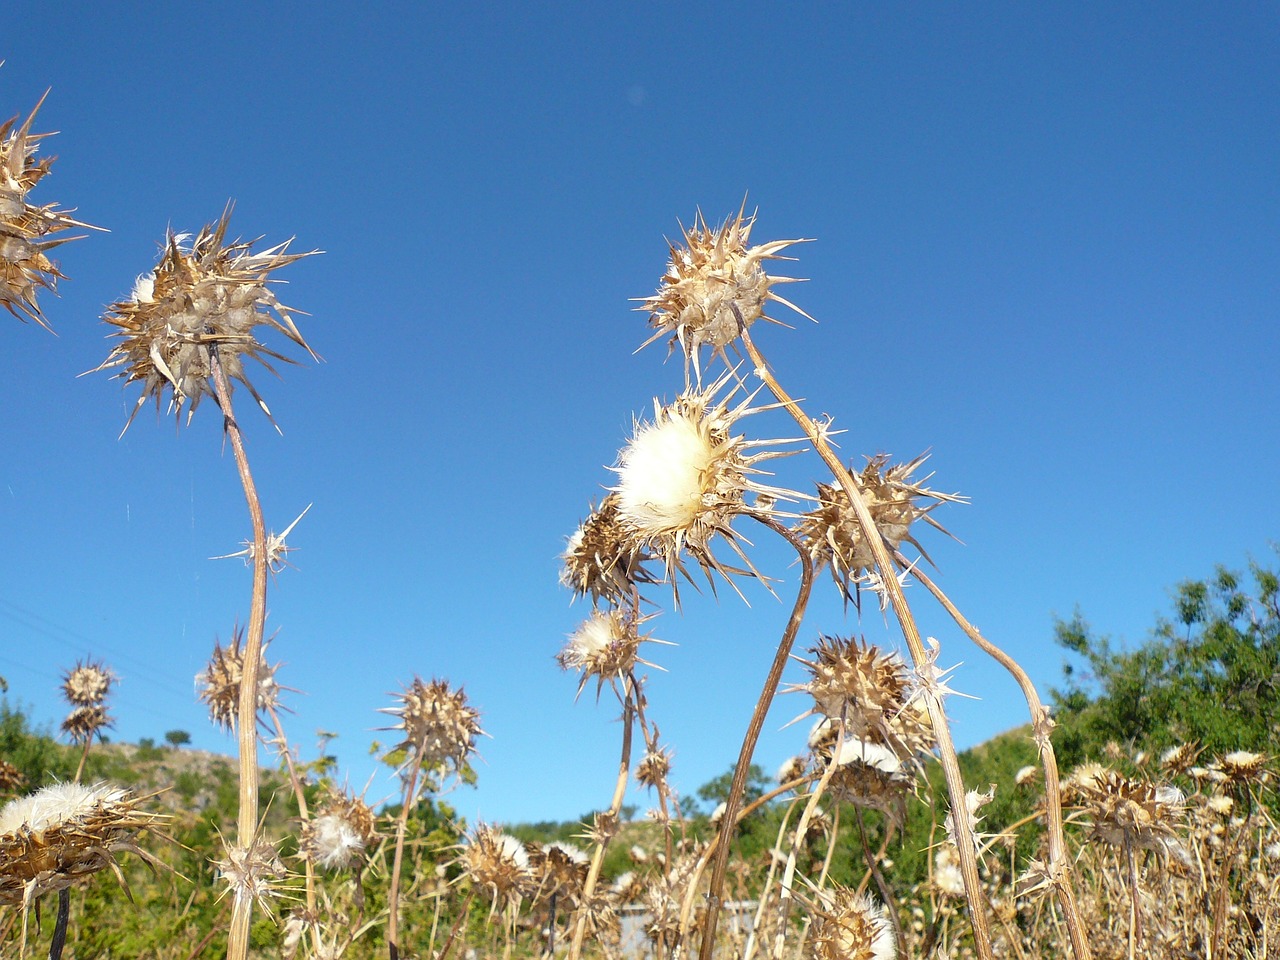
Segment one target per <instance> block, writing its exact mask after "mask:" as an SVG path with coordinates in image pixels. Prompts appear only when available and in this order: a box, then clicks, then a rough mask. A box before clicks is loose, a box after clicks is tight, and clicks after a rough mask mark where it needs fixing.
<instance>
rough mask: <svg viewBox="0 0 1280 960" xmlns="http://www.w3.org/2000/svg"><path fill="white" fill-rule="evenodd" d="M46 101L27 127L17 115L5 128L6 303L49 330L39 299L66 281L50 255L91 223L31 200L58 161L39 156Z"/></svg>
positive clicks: (1, 272) (0, 211)
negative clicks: (35, 126)
mask: <svg viewBox="0 0 1280 960" xmlns="http://www.w3.org/2000/svg"><path fill="white" fill-rule="evenodd" d="M43 103H44V97H41V98H40V103H37V104H36V106H35V109H34V110H32V111H31V114H30V116H28V117H27V119H26V120H24V121H23V122H22V124H21V125H19V124H18V118H17V117H14V118H12V119H11V120H9V121H7V122H5V123H4V124H0V305H3V306H4V307H5V309H7V310H8V311H9V312H10V313H11V314H13V315H14V316H15V317H17V318H18V319H19V320H22V321H24V322H25V321H27V320H34V321H35V322H36V323H38V324H40V325H41V326H42V327H45V328H46V329H48V328H49V324H48V322H47V321H46V320H45V317H44V314H43V313H42V312H41V311H40V305H39V304H38V303H37V302H36V296H37V294H38V292H39V291H40V290H49V291H51V292H53V291H54V288H55V287H56V285H57V282H58V281H59V280H63V279H65V278H64V277H63V275H62V274H61V273H59V272H58V265H57V264H56V263H55V262H54V261H52V260H50V259H49V256H48V251H49V250H51V249H53V248H54V247H56V246H58V245H60V244H63V243H68V242H70V241H72V240H80V239H82V237H63V236H58V234H61V233H62V232H63V231H65V230H70V229H71V228H73V227H89V224H87V223H81V222H80V221H79V220H75V219H72V217H71V216H70V213H71V211H69V210H59V209H58V205H57V204H55V203H49V204H45V205H44V206H39V207H38V206H35V205H34V204H32V203H29V202H28V200H27V194H28V193H30V192H31V190H32V189H33V188H34V187H35V185H36V184H37V183H39V182H40V181H41V180H42V179H44V177H45V175H46V174H47V173H48V172H49V170H50V168H51V167H52V166H53V161H54V158H53V157H43V158H38V157H37V155H36V148H37V146H38V144H39V143H40V141H41V140H43V139H44V138H45V137H47V136H49V134H46V133H32V132H31V124H32V123H33V122H34V121H35V118H36V113H37V112H38V111H39V110H40V107H41V105H43ZM90 229H97V228H90Z"/></svg>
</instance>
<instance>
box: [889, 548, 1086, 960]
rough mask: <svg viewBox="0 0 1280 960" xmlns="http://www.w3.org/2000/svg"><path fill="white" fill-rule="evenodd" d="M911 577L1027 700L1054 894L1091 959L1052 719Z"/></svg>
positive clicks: (970, 629)
mask: <svg viewBox="0 0 1280 960" xmlns="http://www.w3.org/2000/svg"><path fill="white" fill-rule="evenodd" d="M897 560H898V562H899V563H900V564H902V565H903V566H906V558H905V557H903V556H902V555H901V554H899V555H897ZM912 576H914V577H915V578H916V580H917V581H919V583H920V584H921V585H922V586H924V587H925V589H927V590H928V591H929V592H930V593H932V594H933V596H934V598H935V599H936V600H937V601H938V602H939V603H940V604H942V606H943V608H944V609H945V610H946V611H947V613H949V614H951V619H953V620H954V621H955V622H956V625H957V626H959V627H960V629H961V630H963V631H964V632H965V634H966V635H967V636H968V637H969V639H970V640H972V641H973V642H974V643H975V644H977V645H978V647H979V648H981V650H982V651H983V652H984V653H986V654H987V655H988V656H990V657H991V658H992V659H993V660H995V661H996V662H997V663H999V664H1000V665H1001V666H1002V667H1004V668H1005V669H1006V670H1008V671H1009V673H1011V674H1012V675H1013V678H1014V679H1015V680H1016V681H1017V682H1018V686H1019V687H1020V688H1021V689H1022V696H1023V697H1024V698H1025V699H1026V701H1027V707H1028V708H1029V709H1030V711H1031V729H1032V737H1033V739H1034V740H1035V743H1036V748H1037V750H1038V751H1039V753H1040V765H1041V766H1042V767H1043V768H1044V799H1045V820H1046V823H1047V826H1048V831H1049V836H1048V841H1049V871H1050V874H1051V875H1052V877H1053V890H1054V894H1055V895H1056V896H1057V899H1058V905H1059V906H1060V907H1061V908H1062V918H1063V920H1064V921H1065V922H1066V925H1067V933H1068V935H1069V936H1070V937H1071V949H1072V951H1073V952H1074V954H1075V957H1076V960H1092V957H1093V954H1092V951H1091V950H1090V948H1089V939H1088V936H1087V935H1086V933H1085V929H1084V920H1083V919H1082V918H1081V916H1080V910H1079V907H1078V906H1077V905H1076V897H1075V887H1074V885H1073V884H1072V882H1071V858H1070V857H1068V856H1067V844H1066V840H1065V838H1064V836H1063V830H1062V823H1063V819H1062V786H1061V782H1060V780H1059V776H1058V759H1057V756H1056V755H1055V754H1054V752H1053V741H1052V740H1051V739H1050V734H1051V733H1052V731H1053V727H1054V723H1053V718H1052V717H1050V715H1049V711H1048V710H1047V709H1045V706H1044V704H1043V703H1042V702H1041V701H1040V694H1039V693H1038V692H1037V691H1036V687H1035V684H1033V683H1032V682H1031V678H1030V677H1029V676H1028V675H1027V671H1025V670H1023V669H1022V665H1021V664H1020V663H1018V661H1016V660H1014V659H1013V657H1011V656H1009V655H1008V654H1007V653H1005V652H1004V651H1003V650H1001V649H1000V648H999V647H997V646H996V645H995V644H994V643H992V642H991V641H990V640H988V639H987V638H986V637H984V636H983V635H982V634H981V633H979V632H978V628H977V627H975V626H974V625H973V624H971V623H970V622H969V621H968V620H966V619H965V617H964V615H963V614H961V613H960V610H959V609H958V608H957V607H956V605H955V604H953V603H952V602H951V600H950V599H949V598H948V597H947V595H946V594H945V593H943V592H942V588H941V587H939V586H938V585H937V584H936V583H934V582H933V580H931V579H930V578H929V577H928V576H926V575H925V574H924V572H923V571H921V570H920V569H919V567H917V568H916V569H914V570H913V571H912Z"/></svg>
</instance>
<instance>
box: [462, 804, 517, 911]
mask: <svg viewBox="0 0 1280 960" xmlns="http://www.w3.org/2000/svg"><path fill="white" fill-rule="evenodd" d="M455 862H456V863H457V865H458V866H459V867H460V868H461V870H462V873H463V875H464V876H466V877H467V879H469V880H470V881H471V883H472V884H474V885H475V886H476V887H477V888H479V889H480V890H482V891H484V893H485V894H486V895H487V896H488V897H489V899H490V900H492V901H493V903H494V904H495V905H497V904H500V903H501V904H505V905H518V904H519V903H520V901H521V900H522V899H523V898H524V896H525V895H526V894H528V893H530V892H532V890H533V889H534V887H535V882H534V876H533V868H532V866H531V865H530V860H529V853H528V851H527V850H526V849H525V847H524V844H522V843H521V842H520V841H519V840H517V839H516V838H515V837H513V836H511V835H510V834H507V833H503V832H502V831H501V830H498V829H497V828H496V827H492V826H486V825H485V824H483V823H482V824H479V825H478V826H477V827H476V828H475V830H474V831H473V832H472V834H471V836H470V837H469V838H468V839H467V841H466V842H465V843H464V844H463V845H462V848H461V852H460V854H459V855H458V858H457V860H456V861H455Z"/></svg>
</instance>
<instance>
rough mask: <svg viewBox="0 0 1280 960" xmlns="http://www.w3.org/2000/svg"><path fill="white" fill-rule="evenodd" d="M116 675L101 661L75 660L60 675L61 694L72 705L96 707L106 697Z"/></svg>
mask: <svg viewBox="0 0 1280 960" xmlns="http://www.w3.org/2000/svg"><path fill="white" fill-rule="evenodd" d="M115 682H116V675H115V674H114V673H112V672H111V670H110V669H108V668H107V667H106V666H105V665H104V664H102V663H101V662H98V663H94V662H93V661H92V660H88V661H80V660H77V661H76V665H75V667H74V668H73V669H71V670H68V671H67V672H66V673H65V674H63V677H62V695H63V697H65V698H66V701H67V703H69V704H71V705H72V706H73V707H96V706H98V705H99V704H100V703H102V702H103V701H104V700H106V698H107V694H108V693H110V692H111V687H112V685H113V684H114V683H115Z"/></svg>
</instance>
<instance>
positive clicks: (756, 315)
mask: <svg viewBox="0 0 1280 960" xmlns="http://www.w3.org/2000/svg"><path fill="white" fill-rule="evenodd" d="M745 211H746V208H745V207H743V209H742V210H739V211H738V215H737V216H736V217H732V218H730V219H728V220H726V221H725V222H724V223H723V224H722V225H721V226H719V227H717V228H715V229H711V228H710V227H709V226H708V225H707V222H706V220H704V219H703V217H702V213H701V212H699V213H698V214H697V215H696V216H695V217H694V220H693V226H692V227H689V228H687V229H686V228H685V227H681V228H680V232H681V234H682V241H683V246H680V245H676V244H672V245H671V259H670V260H669V261H668V262H667V270H666V273H664V274H663V276H662V282H661V284H660V285H659V287H658V290H657V292H656V293H654V294H653V296H651V297H647V298H645V299H644V300H643V301H642V304H641V306H640V307H638V308H637V309H639V310H642V311H647V312H648V313H649V326H650V327H651V328H653V329H654V330H655V331H656V332H655V333H654V335H653V336H652V337H650V338H649V339H648V340H647V341H646V342H645V346H647V345H648V344H650V343H653V341H655V340H657V339H659V338H660V337H662V336H665V335H666V334H670V335H671V339H670V341H669V346H670V348H671V349H673V350H674V349H675V346H676V344H679V345H680V349H681V352H682V353H683V354H684V356H685V362H686V364H688V363H690V362H691V363H692V364H693V366H694V369H695V370H698V371H699V373H700V372H701V371H700V362H699V352H700V350H701V348H702V347H703V346H710V347H711V348H712V355H713V357H714V356H717V355H718V356H721V357H725V356H726V355H725V347H727V346H728V345H729V344H731V343H733V341H735V340H736V339H737V338H738V335H739V333H740V332H741V331H742V330H743V329H744V328H746V327H749V326H751V324H753V323H755V322H756V320H759V319H761V318H763V319H765V320H772V318H770V317H766V316H765V314H764V311H765V309H766V305H767V304H768V303H769V301H773V302H775V303H780V304H782V305H783V306H786V307H790V308H791V309H792V310H794V311H796V313H798V314H800V315H801V316H802V317H806V318H808V319H810V320H812V319H813V318H812V317H809V315H808V314H807V313H805V312H804V311H803V310H801V309H800V308H799V307H797V306H795V304H792V303H790V302H788V301H787V300H784V299H783V298H782V297H780V296H778V294H777V293H775V292H774V291H773V289H772V288H773V287H774V286H775V285H776V284H780V283H795V282H796V280H795V278H792V277H773V276H770V275H769V274H767V273H765V270H764V263H765V261H767V260H785V259H790V258H788V257H782V256H780V254H781V252H782V251H783V250H785V249H786V248H787V247H789V246H791V245H792V244H793V243H804V242H806V241H804V240H774V241H772V242H770V243H762V244H758V245H757V246H754V247H751V246H748V243H749V241H750V238H751V228H752V226H754V225H755V220H756V218H755V215H754V214H753V215H752V216H750V217H747V216H746V215H745ZM773 322H777V321H773Z"/></svg>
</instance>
